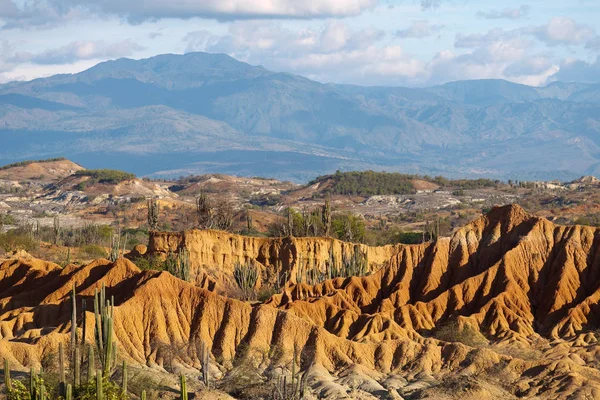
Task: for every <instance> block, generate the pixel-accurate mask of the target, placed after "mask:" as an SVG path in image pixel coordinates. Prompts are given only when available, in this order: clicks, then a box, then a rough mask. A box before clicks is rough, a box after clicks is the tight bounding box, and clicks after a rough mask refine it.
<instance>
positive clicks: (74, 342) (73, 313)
mask: <svg viewBox="0 0 600 400" xmlns="http://www.w3.org/2000/svg"><path fill="white" fill-rule="evenodd" d="M75 348H77V298H76V294H75V284H73V289H72V290H71V354H73V352H74V351H75Z"/></svg>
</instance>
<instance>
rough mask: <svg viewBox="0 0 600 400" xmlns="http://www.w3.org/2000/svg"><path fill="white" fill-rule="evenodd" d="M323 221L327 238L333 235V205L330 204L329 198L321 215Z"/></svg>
mask: <svg viewBox="0 0 600 400" xmlns="http://www.w3.org/2000/svg"><path fill="white" fill-rule="evenodd" d="M321 216H322V219H323V221H322V222H323V229H324V230H325V232H324V233H325V236H329V235H330V233H331V203H330V202H329V198H327V199H326V200H325V204H324V205H323V211H322V213H321Z"/></svg>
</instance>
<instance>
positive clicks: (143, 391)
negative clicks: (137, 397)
mask: <svg viewBox="0 0 600 400" xmlns="http://www.w3.org/2000/svg"><path fill="white" fill-rule="evenodd" d="M142 400H146V391H145V390H142Z"/></svg>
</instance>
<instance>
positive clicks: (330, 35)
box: [0, 0, 600, 86]
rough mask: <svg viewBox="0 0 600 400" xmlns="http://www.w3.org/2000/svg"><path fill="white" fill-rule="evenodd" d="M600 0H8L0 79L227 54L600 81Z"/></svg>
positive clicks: (329, 76)
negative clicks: (114, 62) (168, 56)
mask: <svg viewBox="0 0 600 400" xmlns="http://www.w3.org/2000/svg"><path fill="white" fill-rule="evenodd" d="M599 17H600V2H599V1H597V0H572V1H558V0H546V1H540V0H529V1H527V0H524V1H515V0H506V1H502V2H498V1H490V0H483V1H475V0H403V1H400V0H387V1H386V0H328V1H326V0H303V1H299V0H253V1H250V0H228V1H224V0H202V1H200V0H145V1H144V2H140V1H136V0H0V26H1V28H0V82H6V81H10V80H24V79H33V78H36V77H41V76H48V75H52V74H56V73H73V72H78V71H81V70H84V69H86V68H89V67H91V66H92V65H94V64H96V63H98V62H101V61H105V60H108V59H115V58H119V57H130V58H146V57H151V56H153V55H156V54H162V53H180V54H181V53H185V52H190V51H208V52H221V53H227V54H229V55H231V56H233V57H235V58H237V59H240V60H243V61H246V62H249V63H251V64H260V65H263V66H265V67H266V68H269V69H272V70H275V71H286V72H292V73H297V74H300V75H304V76H307V77H309V78H312V79H316V80H319V81H322V82H335V83H351V84H359V85H390V86H391V85H394V86H398V85H401V86H429V85H435V84H440V83H445V82H448V81H455V80H462V79H484V78H499V79H507V80H510V81H513V82H518V83H524V84H528V85H545V84H547V83H549V82H552V81H556V80H564V81H585V82H599V81H600V61H599V58H598V56H599V55H600V27H597V25H598V24H597V22H596V21H597V20H598V18H599Z"/></svg>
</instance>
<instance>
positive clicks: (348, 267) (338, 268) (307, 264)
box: [296, 245, 369, 285]
mask: <svg viewBox="0 0 600 400" xmlns="http://www.w3.org/2000/svg"><path fill="white" fill-rule="evenodd" d="M296 265H297V268H296V283H305V284H308V285H316V284H319V283H321V282H323V281H325V280H327V279H335V278H349V277H351V276H365V275H368V274H369V259H368V256H367V253H366V252H363V251H362V250H361V249H360V246H358V245H356V246H354V251H353V253H352V255H348V254H346V253H344V254H343V255H342V259H341V260H338V259H337V258H336V256H335V254H334V252H333V248H330V250H329V259H328V260H327V261H325V262H324V263H321V265H318V264H317V263H316V262H314V260H312V259H309V260H306V261H304V260H303V259H302V256H298V260H297V261H296Z"/></svg>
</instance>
